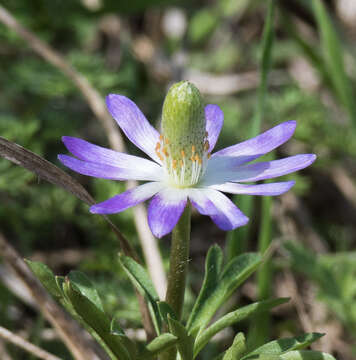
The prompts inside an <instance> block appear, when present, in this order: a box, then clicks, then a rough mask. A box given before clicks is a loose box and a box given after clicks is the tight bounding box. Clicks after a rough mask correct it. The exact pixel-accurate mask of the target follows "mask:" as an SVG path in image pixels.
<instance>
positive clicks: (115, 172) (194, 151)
mask: <svg viewBox="0 0 356 360" xmlns="http://www.w3.org/2000/svg"><path fill="white" fill-rule="evenodd" d="M186 83H187V82H185V84H186ZM188 84H189V83H188ZM178 95H179V94H178ZM167 99H168V98H167ZM167 99H166V102H167V103H168V100H167ZM106 102H107V106H108V109H109V112H110V113H111V115H112V116H113V118H114V119H115V120H116V122H117V123H118V125H119V126H120V128H121V130H122V131H123V132H124V133H125V135H126V136H127V138H128V139H129V140H130V141H131V142H132V143H133V144H135V145H136V146H137V147H138V148H139V149H141V150H142V151H143V152H144V153H146V154H147V155H148V156H149V158H150V159H147V158H143V157H138V156H134V155H129V154H125V153H120V152H117V151H114V150H110V149H107V148H103V147H100V146H98V145H94V144H91V143H89V142H87V141H85V140H82V139H79V138H74V137H69V136H64V137H63V138H62V140H63V142H64V144H65V146H66V147H67V149H68V150H69V151H70V152H71V153H72V154H73V155H74V156H75V157H71V156H67V155H59V156H58V158H59V160H60V161H61V162H62V163H63V164H64V165H65V166H67V167H68V168H70V169H72V170H74V171H76V172H78V173H80V174H83V175H88V176H93V177H98V178H104V179H111V180H120V181H124V180H138V181H144V182H145V183H143V184H141V185H138V186H137V187H136V188H133V189H129V190H127V191H125V192H123V193H121V194H118V195H116V196H114V197H112V198H110V199H108V200H106V201H103V202H101V203H98V204H96V205H93V206H91V208H90V211H91V212H92V213H97V214H113V213H118V212H121V211H124V210H126V209H128V208H130V207H132V206H135V205H137V204H139V203H141V202H143V201H145V200H148V199H150V198H152V199H151V201H150V203H149V206H148V223H149V226H150V229H151V231H152V233H153V234H154V235H155V236H156V237H159V238H160V237H162V236H164V235H166V234H168V233H169V232H171V231H172V229H173V227H174V226H175V225H176V224H177V222H178V220H179V218H180V216H181V214H182V212H183V210H184V208H185V206H186V204H187V202H188V201H190V202H191V203H192V204H193V206H194V207H195V208H196V209H197V211H198V212H199V213H201V214H203V215H208V216H209V217H210V218H211V219H212V220H213V221H214V222H215V223H216V225H217V226H218V227H219V228H221V229H223V230H232V229H235V228H237V227H239V226H243V225H245V224H246V223H247V222H248V218H247V217H246V216H245V215H244V214H243V213H242V212H241V211H240V210H239V209H238V208H237V207H236V205H235V204H234V203H233V202H232V201H231V200H230V199H229V198H228V197H227V196H226V195H224V194H223V193H229V194H246V195H265V196H275V195H280V194H283V193H284V192H286V191H288V190H289V189H290V188H291V187H292V186H293V185H294V183H295V182H294V181H281V182H268V183H262V184H261V183H259V184H251V183H255V182H257V181H260V180H266V179H272V178H275V177H279V176H282V175H286V174H289V173H292V172H294V171H297V170H301V169H303V168H305V167H307V166H309V165H310V164H312V163H313V161H314V160H315V159H316V156H315V155H314V154H299V155H295V156H290V157H287V158H284V159H280V160H272V161H262V162H253V163H251V162H252V161H253V160H255V159H257V158H259V157H260V156H262V155H264V154H266V153H268V152H270V151H272V150H274V149H275V148H277V147H278V146H280V145H282V144H283V143H285V142H286V141H287V140H289V139H290V137H291V136H292V135H293V133H294V130H295V127H296V122H295V121H286V122H283V123H281V124H279V125H277V126H275V127H273V128H272V129H270V130H268V131H266V132H264V133H262V134H260V135H258V136H256V137H254V138H252V139H249V140H246V141H243V142H241V143H238V144H236V145H232V146H229V147H227V148H224V149H222V150H219V151H217V152H215V153H213V149H214V147H215V144H216V142H217V139H218V136H219V133H220V130H221V128H222V125H223V118H224V115H223V112H222V110H221V109H220V108H219V106H217V105H211V104H210V105H207V106H205V107H202V110H201V111H200V110H199V109H198V110H199V111H198V112H197V114H198V115H197V116H200V115H199V114H200V113H201V114H202V115H201V116H203V119H200V120H199V121H200V123H199V124H203V125H201V126H205V129H203V131H202V132H201V133H200V132H199V131H195V130H194V128H193V130H191V131H189V133H193V132H194V131H195V132H197V133H198V135H196V134H195V133H194V134H193V135H194V136H195V137H194V136H191V134H190V135H189V134H187V136H188V135H189V136H188V137H187V138H186V137H185V135H184V134H182V135H180V137H179V138H177V136H176V135H175V134H177V131H178V133H179V131H180V130H181V128H179V129H178V130H175V129H174V126H173V128H170V127H169V126H171V125H169V126H168V129H167V130H166V131H164V133H163V134H160V133H159V132H158V131H157V130H156V129H155V128H154V127H153V126H151V125H150V123H149V122H148V121H147V119H146V118H145V116H144V115H143V113H142V112H141V111H140V110H139V108H138V107H137V106H136V105H135V103H134V102H132V101H131V100H130V99H128V98H127V97H125V96H122V95H115V94H110V95H108V96H107V98H106ZM199 106H200V105H199ZM177 109H178V110H177V111H176V112H174V115H175V116H178V118H179V116H181V115H182V114H180V113H179V111H180V110H179V109H180V108H179V107H178V108H177ZM188 110H189V109H188ZM189 111H190V110H189ZM189 111H188V113H186V112H183V115H182V116H187V114H188V115H189V114H190V112H189ZM163 115H164V114H163ZM167 116H170V113H169V112H168V115H167ZM162 125H163V126H162V127H163V130H165V129H164V124H162ZM187 126H189V123H187ZM166 127H167V126H166ZM198 130H199V129H198ZM173 144H174V146H173Z"/></svg>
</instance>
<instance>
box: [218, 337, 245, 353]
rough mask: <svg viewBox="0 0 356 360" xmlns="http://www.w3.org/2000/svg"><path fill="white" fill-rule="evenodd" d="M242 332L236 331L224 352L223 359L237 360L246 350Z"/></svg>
mask: <svg viewBox="0 0 356 360" xmlns="http://www.w3.org/2000/svg"><path fill="white" fill-rule="evenodd" d="M245 340H246V339H245V335H244V334H243V333H238V334H237V335H236V336H235V339H234V342H233V343H232V345H231V346H230V348H229V349H228V350H227V351H226V352H225V355H224V357H223V360H238V359H240V358H241V356H242V355H243V354H244V352H245V351H246V341H245Z"/></svg>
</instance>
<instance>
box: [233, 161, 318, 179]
mask: <svg viewBox="0 0 356 360" xmlns="http://www.w3.org/2000/svg"><path fill="white" fill-rule="evenodd" d="M315 159H316V155H314V154H299V155H295V156H289V157H287V158H285V159H281V160H273V161H266V162H259V163H256V164H249V165H243V166H240V167H238V168H237V169H236V175H237V176H234V178H233V179H232V181H241V182H247V181H259V180H266V179H271V178H275V177H278V176H282V175H287V174H290V173H292V172H295V171H298V170H301V169H304V168H306V167H307V166H309V165H311V164H312V163H313V162H314V161H315Z"/></svg>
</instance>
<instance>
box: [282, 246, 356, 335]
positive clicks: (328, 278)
mask: <svg viewBox="0 0 356 360" xmlns="http://www.w3.org/2000/svg"><path fill="white" fill-rule="evenodd" d="M285 247H286V249H287V250H288V252H289V255H290V262H291V266H292V268H293V269H294V270H295V271H298V272H300V273H302V274H304V275H305V276H306V277H307V278H308V279H310V280H312V281H313V282H314V283H316V284H317V285H318V287H319V298H320V300H322V301H324V302H325V303H326V304H327V305H328V306H329V308H330V309H331V310H332V311H333V312H334V313H335V314H336V315H337V316H338V318H339V319H340V320H341V321H342V322H343V323H344V324H345V326H346V327H347V328H349V329H350V331H351V333H352V334H353V333H354V331H355V330H356V327H355V324H356V306H355V299H356V286H355V275H356V265H355V257H356V254H355V252H348V253H339V254H337V255H318V256H315V255H314V254H313V253H311V252H310V251H308V250H307V249H305V248H304V247H303V246H302V245H300V244H295V243H292V242H287V243H286V244H285Z"/></svg>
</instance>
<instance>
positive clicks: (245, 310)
mask: <svg viewBox="0 0 356 360" xmlns="http://www.w3.org/2000/svg"><path fill="white" fill-rule="evenodd" d="M288 300H289V298H280V299H271V300H264V301H259V302H256V303H253V304H250V305H247V306H244V307H242V308H240V309H237V310H235V311H232V312H230V313H228V314H226V315H225V316H223V317H221V318H220V319H219V320H217V321H216V322H215V323H213V324H212V325H211V326H209V327H208V328H207V329H206V330H205V331H203V332H201V333H200V334H199V335H198V337H197V339H196V341H195V346H194V356H197V355H198V353H199V352H200V351H201V350H202V349H203V347H204V346H205V345H206V344H207V343H208V342H209V340H210V339H211V338H212V337H213V336H214V335H215V334H217V333H218V332H219V331H221V330H223V329H225V328H226V327H228V326H231V325H233V324H235V323H237V322H239V321H241V320H244V319H246V318H247V317H249V316H251V315H255V314H258V313H261V312H265V311H269V310H270V309H272V308H273V307H275V306H278V305H280V304H283V303H285V302H287V301H288Z"/></svg>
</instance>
